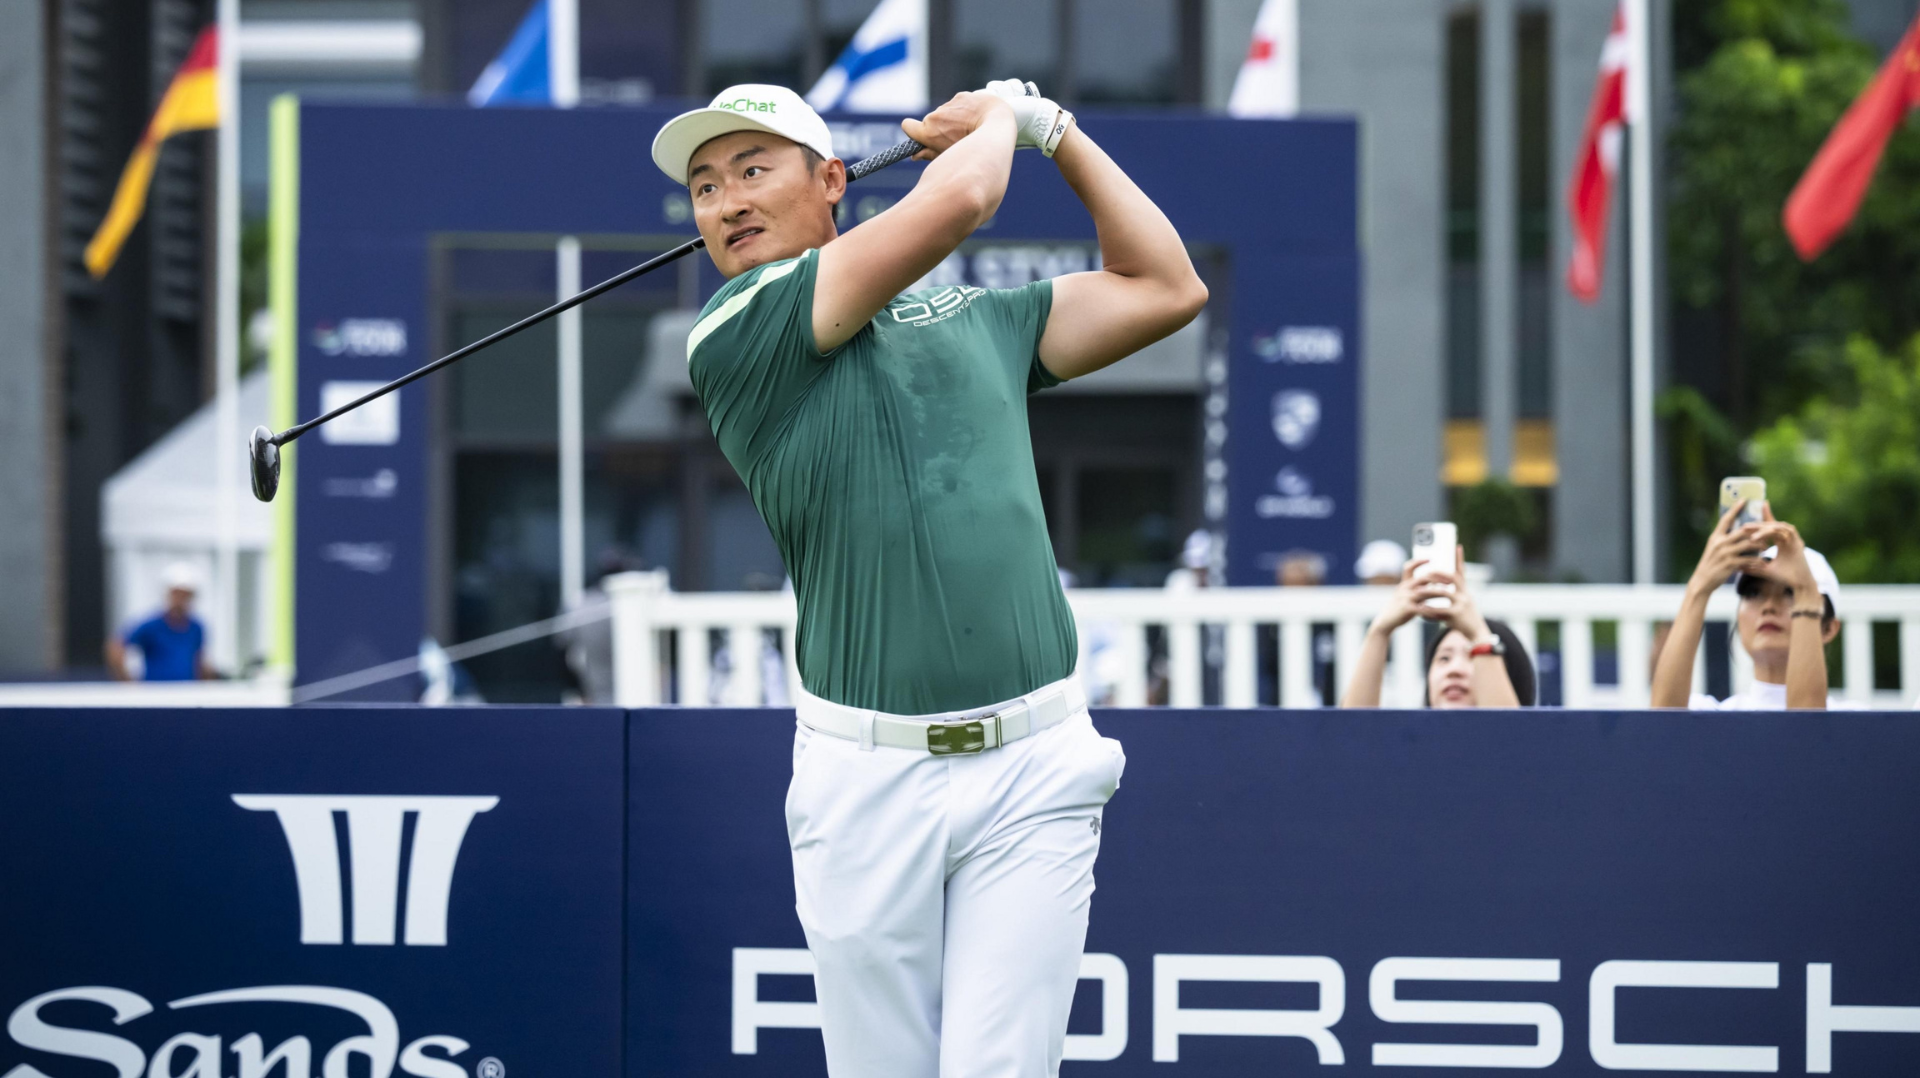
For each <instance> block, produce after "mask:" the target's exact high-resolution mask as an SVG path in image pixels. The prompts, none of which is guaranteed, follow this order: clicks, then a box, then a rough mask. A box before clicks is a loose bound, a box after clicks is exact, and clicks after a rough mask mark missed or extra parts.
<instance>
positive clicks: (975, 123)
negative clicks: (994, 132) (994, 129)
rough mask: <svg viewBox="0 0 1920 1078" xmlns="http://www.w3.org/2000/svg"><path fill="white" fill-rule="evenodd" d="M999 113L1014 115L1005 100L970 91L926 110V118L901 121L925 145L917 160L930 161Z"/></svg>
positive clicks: (909, 136)
mask: <svg viewBox="0 0 1920 1078" xmlns="http://www.w3.org/2000/svg"><path fill="white" fill-rule="evenodd" d="M996 116H1004V117H1007V118H1008V119H1013V118H1014V113H1013V108H1012V106H1011V105H1009V104H1008V103H1007V101H1006V99H1004V98H1002V97H999V96H997V95H995V94H990V93H987V92H985V91H984V90H969V91H967V92H965V93H958V94H954V95H953V99H952V100H950V101H948V102H947V103H946V104H944V105H942V106H940V107H939V108H937V109H934V110H933V111H932V112H929V113H927V115H926V118H925V119H920V120H901V121H900V130H902V131H904V132H906V134H907V137H908V138H910V139H912V140H913V141H915V142H917V143H919V144H920V145H922V146H925V147H926V149H924V150H922V151H920V152H919V153H917V154H914V155H913V157H914V160H916V161H931V160H933V159H934V158H936V157H938V156H940V152H941V151H942V150H945V149H947V148H948V147H950V146H952V145H953V144H954V143H956V142H959V141H960V140H961V139H963V138H966V137H967V136H968V135H971V134H973V133H974V132H975V131H977V130H979V128H980V127H981V125H983V124H986V123H988V122H989V121H990V120H992V119H993V118H994V117H996Z"/></svg>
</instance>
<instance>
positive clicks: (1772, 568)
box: [1653, 502, 1851, 711]
mask: <svg viewBox="0 0 1920 1078" xmlns="http://www.w3.org/2000/svg"><path fill="white" fill-rule="evenodd" d="M1743 505H1745V503H1744V502H1741V503H1737V504H1735V505H1734V506H1733V507H1732V508H1730V509H1728V510H1727V512H1726V514H1725V515H1724V516H1722V517H1721V518H1720V523H1719V524H1718V525H1717V526H1715V528H1714V529H1713V536H1712V537H1711V538H1709V539H1708V540H1707V548H1706V550H1705V551H1704V552H1703V553H1702V554H1701V555H1700V564H1699V565H1697V566H1696V567H1695V568H1694V570H1693V576H1692V578H1691V579H1689V580H1688V581H1687V593H1686V597H1685V598H1684V599H1682V600H1681V602H1680V610H1679V612H1678V613H1677V614H1675V615H1674V619H1673V628H1672V630H1671V631H1670V632H1669V633H1668V635H1667V643H1666V646H1665V647H1664V648H1661V649H1660V661H1659V663H1658V664H1657V665H1656V666H1655V667H1654V671H1653V706H1654V707H1686V708H1692V709H1693V710H1696V711H1703V710H1722V711H1782V710H1786V709H1788V708H1793V709H1796V710H1799V709H1806V710H1816V711H1817V710H1827V709H1841V708H1848V707H1850V706H1851V705H1849V704H1847V703H1846V702H1845V701H1841V700H1831V701H1830V700H1829V699H1828V697H1827V655H1826V644H1827V642H1828V641H1830V640H1832V639H1833V638H1834V637H1835V636H1836V635H1838V634H1839V632H1840V621H1839V609H1840V579H1839V577H1836V576H1835V575H1834V573H1833V567H1832V566H1831V565H1828V564H1827V559H1826V558H1825V557H1824V556H1822V555H1821V553H1820V552H1819V551H1817V550H1814V549H1812V548H1810V547H1808V546H1807V544H1806V542H1805V541H1804V540H1802V539H1801V538H1800V532H1799V530H1798V529H1796V528H1795V527H1794V526H1793V525H1791V524H1789V523H1787V522H1785V521H1783V520H1775V519H1774V517H1773V508H1772V506H1770V505H1767V504H1766V503H1764V502H1762V503H1761V519H1760V520H1758V521H1756V522H1753V523H1750V524H1743V525H1740V526H1738V527H1735V526H1734V520H1735V518H1736V517H1737V516H1738V515H1739V513H1740V509H1741V507H1742V506H1743ZM1763 548H1764V549H1763ZM1729 576H1733V577H1734V588H1735V590H1737V591H1738V592H1739V593H1740V608H1739V614H1738V618H1737V622H1736V623H1737V625H1738V626H1739V629H1740V646H1741V647H1744V648H1746V649H1747V654H1748V655H1749V656H1751V657H1752V658H1753V684H1752V685H1751V686H1750V687H1748V688H1747V689H1745V690H1744V691H1742V692H1738V693H1735V694H1733V695H1732V696H1729V697H1727V698H1726V699H1725V700H1715V699H1714V698H1713V697H1711V696H1707V695H1704V694H1702V693H1696V692H1693V691H1692V686H1693V659H1694V653H1695V652H1696V651H1698V650H1699V647H1700V630H1701V627H1702V626H1703V625H1704V624H1705V622H1706V615H1707V599H1708V598H1709V597H1710V596H1711V595H1712V594H1713V592H1714V591H1715V589H1717V588H1719V587H1720V586H1721V585H1722V584H1723V583H1725V582H1726V580H1727V578H1728V577H1729Z"/></svg>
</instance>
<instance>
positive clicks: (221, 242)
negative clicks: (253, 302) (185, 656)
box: [213, 0, 246, 675]
mask: <svg viewBox="0 0 1920 1078" xmlns="http://www.w3.org/2000/svg"><path fill="white" fill-rule="evenodd" d="M218 18H219V31H218V33H219V38H218V41H217V45H216V53H215V56H216V63H217V64H218V72H219V73H218V76H217V78H216V86H217V92H218V93H219V95H220V126H219V129H218V130H219V136H218V138H219V148H218V156H219V166H218V167H219V172H218V177H219V178H218V184H217V186H218V191H217V207H218V209H217V213H218V218H219V219H218V222H217V226H216V236H217V238H216V240H215V244H216V247H217V254H216V256H215V270H214V288H215V290H216V295H215V298H214V308H213V309H214V431H215V437H214V440H213V441H214V451H213V474H214V497H215V499H216V504H215V519H216V521H217V525H216V526H217V529H218V532H217V543H218V547H217V553H216V572H217V573H218V575H219V583H218V586H217V587H216V588H215V589H214V594H215V596H217V601H218V604H219V605H218V607H217V610H218V615H217V618H218V620H217V622H216V624H217V625H218V627H219V628H218V630H217V631H216V633H215V635H214V643H215V650H214V653H215V655H216V657H217V660H216V661H217V663H218V665H219V666H220V667H221V668H222V669H223V670H225V671H226V672H227V673H229V674H234V675H237V674H238V673H239V672H240V669H241V665H242V664H243V663H244V662H245V661H246V656H245V654H244V653H243V651H242V648H241V641H240V540H239V504H238V502H239V494H240V475H239V468H240V464H241V461H242V459H243V458H242V456H241V453H240V444H241V442H240V0H219V8H218Z"/></svg>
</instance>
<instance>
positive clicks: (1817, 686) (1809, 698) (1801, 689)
mask: <svg viewBox="0 0 1920 1078" xmlns="http://www.w3.org/2000/svg"><path fill="white" fill-rule="evenodd" d="M1826 707H1827V649H1826V645H1825V642H1824V641H1822V640H1821V639H1820V619H1819V618H1817V617H1816V618H1805V617H1802V618H1794V619H1793V620H1792V624H1791V626H1790V627H1789V628H1788V630H1787V708H1788V710H1808V711H1824V710H1826Z"/></svg>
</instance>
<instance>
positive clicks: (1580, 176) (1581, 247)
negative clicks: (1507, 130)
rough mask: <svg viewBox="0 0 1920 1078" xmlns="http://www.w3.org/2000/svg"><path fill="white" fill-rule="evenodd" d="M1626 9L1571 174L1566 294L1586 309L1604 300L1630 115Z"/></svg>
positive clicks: (1604, 53)
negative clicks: (1611, 209)
mask: <svg viewBox="0 0 1920 1078" xmlns="http://www.w3.org/2000/svg"><path fill="white" fill-rule="evenodd" d="M1627 3H1628V0H1620V6H1619V7H1617V8H1615V9H1614V12H1613V29H1612V30H1611V31H1609V32H1608V34H1607V43H1606V44H1605V45H1604V46H1602V47H1601V49H1600V81H1599V82H1598V83H1597V84H1596V85H1595V86H1594V88H1593V104H1591V105H1589V106H1588V108H1587V130H1586V134H1585V135H1583V136H1582V137H1581V139H1580V157H1579V161H1578V163H1577V164H1576V165H1575V166H1574V170H1573V186H1572V187H1571V188H1570V189H1569V191H1568V192H1567V204H1568V206H1570V207H1571V208H1572V211H1573V259H1572V261H1571V262H1570V263H1569V264H1568V266H1567V288H1568V290H1570V291H1571V292H1572V293H1573V294H1574V296H1575V297H1576V298H1577V299H1579V300H1580V301H1581V302H1582V303H1592V302H1593V301H1594V300H1597V299H1599V298H1600V267H1601V264H1602V262H1601V257H1602V255H1603V254H1604V253H1605V251H1606V242H1607V209H1608V205H1609V203H1611V201H1612V199H1613V178H1614V176H1615V175H1617V174H1618V173H1619V171H1620V143H1621V141H1622V138H1623V137H1624V135H1625V133H1626V125H1627V124H1628V123H1629V122H1631V120H1632V117H1630V116H1628V114H1627V57H1628V56H1630V55H1632V49H1631V46H1630V44H1629V39H1628V37H1627Z"/></svg>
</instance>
